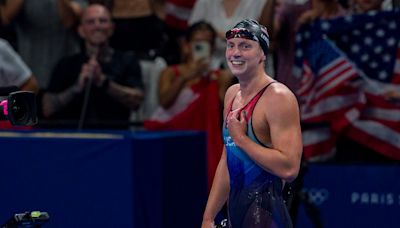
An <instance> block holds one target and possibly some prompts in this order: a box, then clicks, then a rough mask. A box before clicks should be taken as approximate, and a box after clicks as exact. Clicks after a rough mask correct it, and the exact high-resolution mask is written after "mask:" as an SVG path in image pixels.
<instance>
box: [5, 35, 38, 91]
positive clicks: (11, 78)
mask: <svg viewBox="0 0 400 228" xmlns="http://www.w3.org/2000/svg"><path fill="white" fill-rule="evenodd" d="M0 62H1V64H0V80H1V81H0V83H1V84H2V86H12V85H15V86H18V87H21V86H22V85H23V84H24V83H25V82H26V81H27V80H28V79H29V77H30V76H31V75H32V71H31V70H30V69H29V67H28V66H27V65H26V64H25V63H24V61H23V60H22V59H21V57H20V56H19V55H18V53H17V52H16V51H14V49H13V48H12V47H11V45H10V44H9V43H8V42H7V41H6V40H3V39H0Z"/></svg>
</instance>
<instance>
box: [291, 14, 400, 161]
mask: <svg viewBox="0 0 400 228" xmlns="http://www.w3.org/2000/svg"><path fill="white" fill-rule="evenodd" d="M296 45H297V48H296V60H295V71H294V75H295V76H297V77H301V80H300V81H301V84H300V88H299V90H298V91H297V95H298V97H299V101H300V105H301V113H302V121H303V123H306V124H307V123H308V124H309V123H312V124H314V125H315V123H319V127H311V128H306V130H305V132H304V134H303V138H304V145H305V148H304V154H305V157H306V159H307V158H308V159H312V158H313V157H314V158H315V157H318V156H326V155H327V154H331V153H332V151H333V149H334V139H335V137H336V136H337V135H338V134H346V135H347V136H348V137H350V138H352V139H354V140H356V141H358V142H360V143H362V144H365V145H366V146H369V147H371V148H373V149H375V150H376V151H377V152H380V153H383V154H385V155H387V156H389V157H391V158H394V159H399V160H400V140H398V139H399V138H400V104H399V103H396V102H392V101H388V100H387V99H385V98H384V97H383V94H384V93H385V92H386V91H388V90H393V91H397V92H399V93H400V51H399V50H400V48H399V47H400V12H399V10H393V11H386V12H384V11H382V12H370V13H366V14H358V15H349V16H345V17H341V18H337V19H334V20H317V21H315V22H313V23H312V24H310V25H307V26H303V27H302V28H301V29H300V31H299V32H298V34H297V37H296ZM321 126H323V127H321ZM327 128H328V129H329V130H330V131H327V130H326V129H327ZM321 129H323V130H321ZM310 139H311V140H310ZM366 139H367V140H366ZM318 145H324V146H323V148H322V147H320V146H318ZM327 145H331V147H329V146H327Z"/></svg>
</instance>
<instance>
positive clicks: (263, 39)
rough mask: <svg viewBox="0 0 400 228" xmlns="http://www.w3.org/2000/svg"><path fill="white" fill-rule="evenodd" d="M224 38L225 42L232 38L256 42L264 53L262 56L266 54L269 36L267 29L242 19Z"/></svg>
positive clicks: (252, 21)
mask: <svg viewBox="0 0 400 228" xmlns="http://www.w3.org/2000/svg"><path fill="white" fill-rule="evenodd" d="M225 38H226V39H227V40H229V39H232V38H244V39H249V40H254V41H257V42H258V43H259V44H260V46H261V48H262V50H263V51H264V54H265V55H267V54H268V49H269V35H268V31H267V28H266V27H265V26H263V25H261V24H260V23H258V22H257V21H255V20H252V19H244V20H243V21H241V22H239V23H237V24H236V25H235V26H234V27H233V28H232V29H230V30H228V31H227V32H226V33H225Z"/></svg>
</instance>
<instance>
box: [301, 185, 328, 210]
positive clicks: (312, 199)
mask: <svg viewBox="0 0 400 228" xmlns="http://www.w3.org/2000/svg"><path fill="white" fill-rule="evenodd" d="M302 195H303V196H304V197H305V199H306V200H307V202H308V203H312V204H315V205H317V206H319V205H321V204H323V203H324V202H325V201H327V200H328V199H329V191H328V190H327V189H325V188H321V189H316V188H310V189H306V188H304V189H303V190H302Z"/></svg>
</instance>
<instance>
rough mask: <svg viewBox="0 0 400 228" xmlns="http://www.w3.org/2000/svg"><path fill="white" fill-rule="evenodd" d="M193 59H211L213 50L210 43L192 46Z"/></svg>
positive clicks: (196, 43)
mask: <svg viewBox="0 0 400 228" xmlns="http://www.w3.org/2000/svg"><path fill="white" fill-rule="evenodd" d="M192 52H193V58H194V59H195V60H198V59H203V58H204V59H209V58H210V55H211V48H210V44H209V43H208V42H205V41H204V42H195V43H193V44H192Z"/></svg>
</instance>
